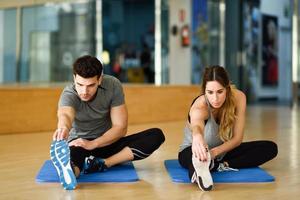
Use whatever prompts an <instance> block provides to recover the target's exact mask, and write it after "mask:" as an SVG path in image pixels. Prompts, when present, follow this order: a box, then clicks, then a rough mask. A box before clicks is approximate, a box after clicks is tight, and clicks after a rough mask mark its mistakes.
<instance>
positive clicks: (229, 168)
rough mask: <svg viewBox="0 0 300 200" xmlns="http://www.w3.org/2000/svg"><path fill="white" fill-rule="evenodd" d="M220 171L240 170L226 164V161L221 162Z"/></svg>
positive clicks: (218, 169)
mask: <svg viewBox="0 0 300 200" xmlns="http://www.w3.org/2000/svg"><path fill="white" fill-rule="evenodd" d="M217 171H218V172H225V171H239V170H238V169H234V168H231V167H228V166H226V165H225V164H224V163H219V166H218V168H217Z"/></svg>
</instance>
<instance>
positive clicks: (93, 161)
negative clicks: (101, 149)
mask: <svg viewBox="0 0 300 200" xmlns="http://www.w3.org/2000/svg"><path fill="white" fill-rule="evenodd" d="M105 169H107V166H106V165H105V163H104V160H103V159H101V158H96V157H94V156H89V157H86V158H85V161H84V166H83V173H85V174H89V173H94V172H103V171H104V170H105Z"/></svg>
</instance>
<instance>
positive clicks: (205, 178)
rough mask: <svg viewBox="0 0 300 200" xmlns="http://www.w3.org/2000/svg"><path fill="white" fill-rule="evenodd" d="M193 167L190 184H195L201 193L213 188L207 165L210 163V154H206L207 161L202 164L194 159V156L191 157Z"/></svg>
mask: <svg viewBox="0 0 300 200" xmlns="http://www.w3.org/2000/svg"><path fill="white" fill-rule="evenodd" d="M192 161H193V166H194V169H195V172H194V174H193V176H192V178H191V182H192V183H195V182H197V184H198V187H199V188H200V189H201V190H203V191H209V190H211V189H212V187H213V180H212V177H211V174H210V171H209V165H210V162H211V157H210V153H207V161H205V162H203V161H201V160H199V159H198V158H196V157H195V156H194V155H193V157H192Z"/></svg>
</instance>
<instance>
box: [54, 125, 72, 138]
mask: <svg viewBox="0 0 300 200" xmlns="http://www.w3.org/2000/svg"><path fill="white" fill-rule="evenodd" d="M68 136H69V129H67V128H58V129H56V131H55V132H54V134H53V140H58V141H59V140H65V139H67V137H68Z"/></svg>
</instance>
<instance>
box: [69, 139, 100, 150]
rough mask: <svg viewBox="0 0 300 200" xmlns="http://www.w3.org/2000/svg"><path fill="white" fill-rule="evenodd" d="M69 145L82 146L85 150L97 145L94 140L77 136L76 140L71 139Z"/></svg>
mask: <svg viewBox="0 0 300 200" xmlns="http://www.w3.org/2000/svg"><path fill="white" fill-rule="evenodd" d="M69 146H75V147H82V148H84V149H86V150H93V149H95V148H96V147H97V146H96V143H95V141H94V140H91V141H90V140H86V139H83V138H78V139H76V140H73V141H72V142H70V143H69Z"/></svg>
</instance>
